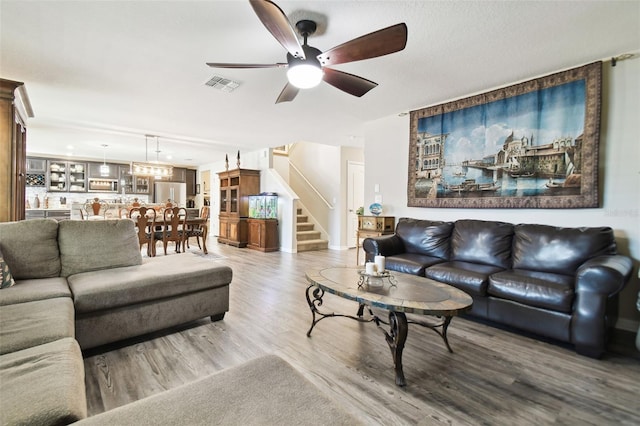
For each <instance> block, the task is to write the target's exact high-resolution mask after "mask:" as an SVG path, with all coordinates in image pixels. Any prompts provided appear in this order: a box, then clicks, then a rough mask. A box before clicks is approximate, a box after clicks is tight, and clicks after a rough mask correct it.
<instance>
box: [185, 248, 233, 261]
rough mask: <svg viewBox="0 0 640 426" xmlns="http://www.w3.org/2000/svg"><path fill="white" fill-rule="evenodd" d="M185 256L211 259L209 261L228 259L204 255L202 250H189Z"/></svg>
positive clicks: (212, 254)
mask: <svg viewBox="0 0 640 426" xmlns="http://www.w3.org/2000/svg"><path fill="white" fill-rule="evenodd" d="M185 254H192V255H194V256H198V257H201V258H203V259H209V260H220V259H226V257H225V256H222V255H220V254H215V253H207V254H204V252H203V251H202V250H200V249H196V250H193V249H189V250H187V252H186V253H185Z"/></svg>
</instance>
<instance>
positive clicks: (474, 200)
mask: <svg viewBox="0 0 640 426" xmlns="http://www.w3.org/2000/svg"><path fill="white" fill-rule="evenodd" d="M600 73H601V63H595V64H591V65H587V66H584V67H581V68H576V69H574V70H569V71H565V72H561V73H557V74H553V75H551V76H547V77H542V78H540V79H536V80H532V81H529V82H526V83H521V84H518V85H515V86H510V87H508V88H504V89H499V90H496V91H493V92H489V93H485V94H482V95H478V96H474V97H472V98H466V99H463V100H460V101H455V102H451V103H448V104H442V105H438V106H435V107H429V108H425V109H423V110H418V111H412V112H411V132H410V134H411V140H410V147H409V184H408V200H409V203H408V204H409V206H413V207H473V208H584V207H597V205H598V193H597V192H598V191H597V183H598V182H597V154H598V142H599V122H600V92H601V88H600V86H601V84H600Z"/></svg>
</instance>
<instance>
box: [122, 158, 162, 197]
mask: <svg viewBox="0 0 640 426" xmlns="http://www.w3.org/2000/svg"><path fill="white" fill-rule="evenodd" d="M118 172H119V174H120V178H119V179H120V191H122V189H123V188H124V192H125V194H150V191H151V188H152V187H153V182H152V178H150V177H148V176H145V177H142V176H134V175H133V174H131V167H129V166H122V165H121V166H119V167H118Z"/></svg>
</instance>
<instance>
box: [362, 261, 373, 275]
mask: <svg viewBox="0 0 640 426" xmlns="http://www.w3.org/2000/svg"><path fill="white" fill-rule="evenodd" d="M364 272H365V273H366V274H367V275H373V274H374V273H375V272H376V264H375V263H373V262H367V263H365V265H364Z"/></svg>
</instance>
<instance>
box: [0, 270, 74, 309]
mask: <svg viewBox="0 0 640 426" xmlns="http://www.w3.org/2000/svg"><path fill="white" fill-rule="evenodd" d="M54 297H69V298H70V297H71V290H69V285H68V284H67V280H66V279H65V278H60V277H56V278H39V279H29V280H19V281H16V284H15V285H14V286H12V287H9V288H3V289H2V291H0V306H4V305H11V304H13V303H24V302H32V301H34V300H45V299H52V298H54Z"/></svg>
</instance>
